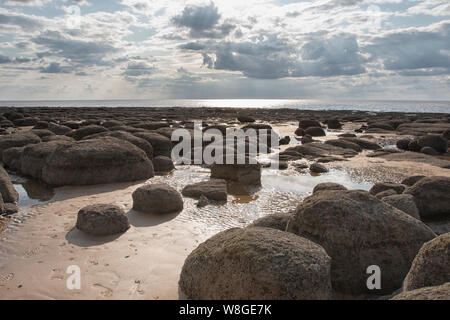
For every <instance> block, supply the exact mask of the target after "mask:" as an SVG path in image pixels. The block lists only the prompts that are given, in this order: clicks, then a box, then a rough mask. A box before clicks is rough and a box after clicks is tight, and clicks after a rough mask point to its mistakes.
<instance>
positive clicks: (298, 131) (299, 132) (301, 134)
mask: <svg viewBox="0 0 450 320" xmlns="http://www.w3.org/2000/svg"><path fill="white" fill-rule="evenodd" d="M295 135H296V136H299V137H303V136H304V135H305V130H303V129H302V128H297V130H295Z"/></svg>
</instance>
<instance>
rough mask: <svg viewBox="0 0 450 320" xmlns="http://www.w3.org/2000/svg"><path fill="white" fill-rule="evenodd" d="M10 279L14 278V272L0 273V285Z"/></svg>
mask: <svg viewBox="0 0 450 320" xmlns="http://www.w3.org/2000/svg"><path fill="white" fill-rule="evenodd" d="M12 279H14V273H8V274H0V286H4V285H6V283H7V282H9V281H11V280H12Z"/></svg>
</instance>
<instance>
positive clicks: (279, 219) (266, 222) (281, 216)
mask: <svg viewBox="0 0 450 320" xmlns="http://www.w3.org/2000/svg"><path fill="white" fill-rule="evenodd" d="M291 216H292V213H274V214H269V215H267V216H265V217H262V218H259V219H258V220H256V221H254V222H253V223H252V224H251V225H249V227H260V228H270V229H276V230H280V231H286V227H287V224H288V222H289V220H290V219H291Z"/></svg>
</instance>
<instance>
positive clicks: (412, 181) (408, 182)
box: [401, 176, 425, 187]
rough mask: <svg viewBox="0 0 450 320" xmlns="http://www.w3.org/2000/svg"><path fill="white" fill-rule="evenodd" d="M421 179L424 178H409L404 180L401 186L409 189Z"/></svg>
mask: <svg viewBox="0 0 450 320" xmlns="http://www.w3.org/2000/svg"><path fill="white" fill-rule="evenodd" d="M423 178H425V176H411V177H408V178H405V179H404V180H403V181H402V183H401V184H403V185H405V186H408V187H411V186H413V185H414V184H416V183H417V182H419V181H420V180H422V179H423Z"/></svg>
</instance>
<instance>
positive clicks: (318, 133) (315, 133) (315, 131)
mask: <svg viewBox="0 0 450 320" xmlns="http://www.w3.org/2000/svg"><path fill="white" fill-rule="evenodd" d="M305 133H306V134H307V135H310V136H311V137H325V136H326V135H327V134H326V133H325V130H323V129H322V128H321V127H309V128H308V129H306V130H305Z"/></svg>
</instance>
